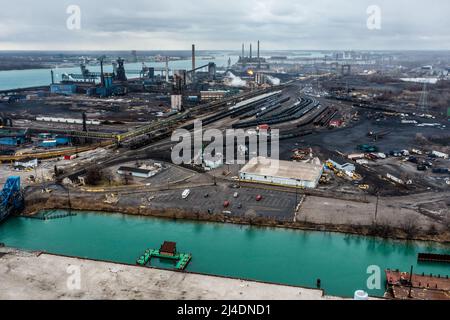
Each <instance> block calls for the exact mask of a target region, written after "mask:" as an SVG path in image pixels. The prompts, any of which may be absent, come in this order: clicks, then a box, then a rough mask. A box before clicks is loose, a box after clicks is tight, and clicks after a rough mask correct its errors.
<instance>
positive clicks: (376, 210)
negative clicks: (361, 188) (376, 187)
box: [375, 191, 380, 224]
mask: <svg viewBox="0 0 450 320" xmlns="http://www.w3.org/2000/svg"><path fill="white" fill-rule="evenodd" d="M379 201H380V191H377V203H376V205H375V224H376V223H377V218H378V202H379Z"/></svg>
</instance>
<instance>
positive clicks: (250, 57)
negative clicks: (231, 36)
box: [250, 43, 252, 59]
mask: <svg viewBox="0 0 450 320" xmlns="http://www.w3.org/2000/svg"><path fill="white" fill-rule="evenodd" d="M251 58H252V44H251V43H250V59H251Z"/></svg>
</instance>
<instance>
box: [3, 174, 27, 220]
mask: <svg viewBox="0 0 450 320" xmlns="http://www.w3.org/2000/svg"><path fill="white" fill-rule="evenodd" d="M23 206H24V201H23V194H22V192H21V190H20V177H9V178H8V180H6V182H5V185H4V186H3V190H2V192H1V194H0V222H2V221H3V220H5V219H6V218H7V217H8V216H9V215H10V214H12V213H15V212H18V211H20V210H22V209H23Z"/></svg>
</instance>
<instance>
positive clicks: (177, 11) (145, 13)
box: [0, 0, 450, 50]
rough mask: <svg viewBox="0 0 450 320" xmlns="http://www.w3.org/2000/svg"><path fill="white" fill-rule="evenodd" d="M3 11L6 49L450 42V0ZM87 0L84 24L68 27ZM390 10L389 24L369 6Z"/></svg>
mask: <svg viewBox="0 0 450 320" xmlns="http://www.w3.org/2000/svg"><path fill="white" fill-rule="evenodd" d="M2 2H4V3H3V4H2V10H1V11H0V50H1V49H56V50H57V49H72V50H82V49H124V50H129V49H139V50H155V49H184V48H188V47H189V45H190V43H193V42H195V43H196V44H197V45H198V47H199V48H201V49H236V50H238V49H239V48H240V44H241V43H242V42H243V41H255V40H257V39H260V40H261V41H263V44H264V48H266V49H450V34H449V33H448V30H449V28H450V19H448V12H449V10H450V2H449V1H448V0H434V1H432V2H425V1H421V0H410V1H407V0H375V1H373V0H317V1H311V0H308V1H304V0H227V1H223V0H190V1H186V0H183V1H182V0H165V1H155V0H154V1H149V0H130V1H123V0H121V1H118V0H109V1H106V0H97V1H92V0H71V1H66V0H62V1H59V0H40V1H36V0H34V1H33V0H15V1H6V0H3V1H2ZM71 4H75V5H79V6H80V8H81V12H82V29H81V30H78V31H71V30H68V29H67V28H66V19H67V18H68V15H67V14H66V8H67V6H69V5H71ZM372 4H376V5H378V6H380V7H381V10H382V29H381V30H376V31H371V30H368V29H367V27H366V20H367V14H366V9H367V7H368V6H369V5H372Z"/></svg>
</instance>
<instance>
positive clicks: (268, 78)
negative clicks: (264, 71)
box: [267, 76, 281, 86]
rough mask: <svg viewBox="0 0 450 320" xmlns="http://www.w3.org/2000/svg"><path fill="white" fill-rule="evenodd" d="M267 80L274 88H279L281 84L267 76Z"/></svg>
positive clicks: (276, 79)
mask: <svg viewBox="0 0 450 320" xmlns="http://www.w3.org/2000/svg"><path fill="white" fill-rule="evenodd" d="M267 80H269V82H270V83H271V84H272V85H274V86H279V85H280V83H281V80H280V79H278V78H275V77H272V76H267Z"/></svg>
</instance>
